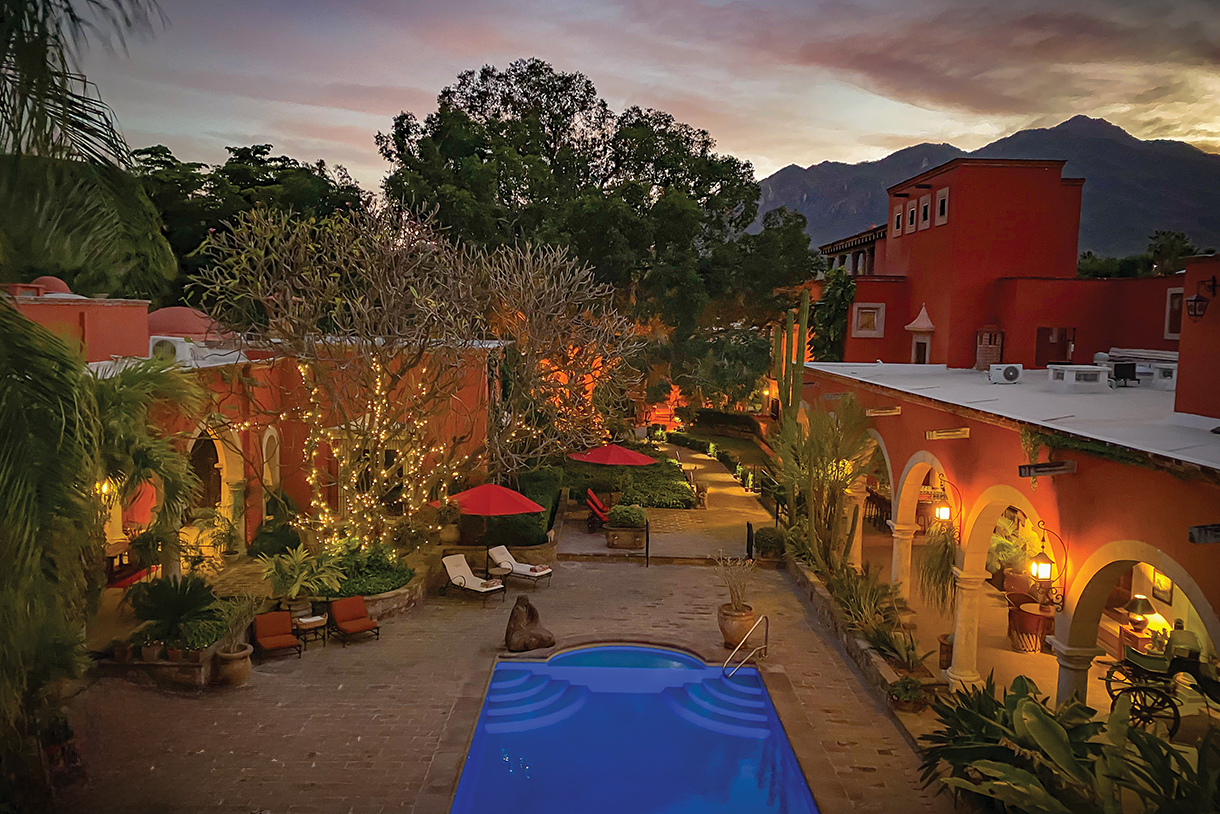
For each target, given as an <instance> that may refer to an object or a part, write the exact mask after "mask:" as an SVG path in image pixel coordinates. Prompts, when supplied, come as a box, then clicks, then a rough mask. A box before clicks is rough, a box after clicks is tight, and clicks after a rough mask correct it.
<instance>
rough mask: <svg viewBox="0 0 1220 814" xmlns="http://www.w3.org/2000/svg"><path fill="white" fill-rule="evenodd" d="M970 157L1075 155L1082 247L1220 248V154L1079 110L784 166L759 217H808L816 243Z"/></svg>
mask: <svg viewBox="0 0 1220 814" xmlns="http://www.w3.org/2000/svg"><path fill="white" fill-rule="evenodd" d="M962 156H970V157H976V158H1034V159H1066V160H1067V166H1065V167H1064V169H1063V175H1064V177H1065V178H1072V177H1076V178H1084V179H1085V185H1084V197H1083V202H1082V205H1081V215H1080V244H1079V248H1080V251H1082V252H1084V251H1092V252H1094V253H1096V254H1098V255H1102V256H1113V257H1119V256H1125V255H1130V254H1139V253H1140V252H1143V251H1144V250H1145V249H1146V248H1147V246H1148V242H1149V236H1150V235H1151V234H1152V232H1153V231H1154V230H1156V229H1170V230H1173V231H1178V232H1185V233H1186V234H1187V235H1188V236H1189V237H1190V238H1191V240H1192V241H1193V242H1194V244H1195V245H1196V246H1198V247H1199V248H1200V249H1203V248H1209V247H1215V248H1220V206H1217V201H1216V200H1213V198H1214V196H1217V194H1218V193H1220V155H1214V154H1212V153H1206V152H1204V151H1202V150H1200V149H1198V148H1197V147H1193V146H1191V145H1189V144H1186V143H1185V142H1181V141H1169V140H1143V139H1138V138H1136V137H1135V136H1133V135H1131V134H1130V133H1128V132H1127V131H1125V130H1123V129H1122V128H1121V127H1117V126H1116V125H1113V124H1110V123H1109V122H1107V121H1105V120H1104V119H1093V118H1089V117H1088V116H1076V117H1075V118H1072V119H1069V120H1067V121H1065V122H1063V123H1062V124H1059V125H1057V126H1055V127H1049V128H1039V129H1030V130H1022V131H1020V132H1018V133H1014V134H1013V135H1011V136H1008V137H1006V138H1002V139H1000V140H998V141H994V142H992V143H991V144H988V145H987V146H985V147H982V148H980V149H978V150H975V151H973V152H967V151H965V150H961V149H958V148H957V147H954V146H953V145H952V144H926V143H925V144H917V145H915V146H913V147H907V148H904V149H902V150H899V151H897V152H895V153H892V154H890V155H888V156H886V157H885V158H883V159H881V160H879V161H865V162H861V163H859V164H844V163H841V162H837V161H823V162H821V163H820V164H814V165H812V166H809V167H804V168H802V167H798V166H796V165H795V164H792V165H789V166H787V167H784V168H783V169H781V170H779V171H778V172H776V173H775V174H774V175H771V176H769V177H767V178H765V179H763V181H762V182H761V187H762V196H761V199H760V201H759V217H760V218H761V216H762V213H764V212H766V211H767V210H770V209H775V208H777V207H780V206H786V207H788V208H789V209H791V210H795V211H797V212H800V213H801V214H803V215H804V216H805V218H806V220H807V221H808V226H807V227H806V231H807V232H808V233H809V236H810V237H811V238H812V242H813V245H814V246H818V245H821V244H823V243H828V242H830V241H832V240H837V239H838V238H842V237H847V236H848V235H852V234H854V233H856V232H859V231H862V230H864V229H867V228H869V227H870V226H873V225H876V224H881V223H885V222H886V221H887V219H888V216H887V210H888V205H887V201H888V197H887V195H886V188H887V187H890V186H892V185H894V184H897V183H899V182H900V181H903V180H905V179H907V178H910V177H911V176H913V175H917V174H918V173H920V172H923V171H924V170H927V169H930V168H932V167H935V166H937V165H940V164H944V163H945V162H946V161H951V160H953V159H954V158H959V157H962Z"/></svg>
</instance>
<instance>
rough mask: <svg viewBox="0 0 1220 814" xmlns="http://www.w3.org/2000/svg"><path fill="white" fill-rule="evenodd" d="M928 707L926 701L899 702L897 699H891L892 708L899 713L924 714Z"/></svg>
mask: <svg viewBox="0 0 1220 814" xmlns="http://www.w3.org/2000/svg"><path fill="white" fill-rule="evenodd" d="M927 705H928V703H927V702H926V701H899V700H898V699H897V698H891V699H890V706H892V707H893V708H894V709H896V710H898V711H899V712H923V709H924V707H926V706H927Z"/></svg>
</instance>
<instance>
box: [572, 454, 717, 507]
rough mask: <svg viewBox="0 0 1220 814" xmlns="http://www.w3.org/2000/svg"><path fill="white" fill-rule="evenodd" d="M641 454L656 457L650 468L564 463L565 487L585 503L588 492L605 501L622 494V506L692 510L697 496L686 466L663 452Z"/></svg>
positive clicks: (577, 462)
mask: <svg viewBox="0 0 1220 814" xmlns="http://www.w3.org/2000/svg"><path fill="white" fill-rule="evenodd" d="M639 451H640V452H642V453H644V454H645V455H648V456H649V457H651V458H654V459H655V460H656V461H657V463H655V464H651V465H649V466H602V465H599V464H587V463H582V462H580V461H573V460H571V459H569V460H566V461H564V465H563V471H564V479H563V482H564V484H566V485H567V487H568V490H569V492H570V494H571V495H572V496H573V497H575V498H576V500H578V501H580V502H581V503H583V502H584V501H585V490H587V489H592V490H593V491H594V493H596V494H597V495H598V497H601V498H602V499H603V500H605V499H606V498H607V497H608V496H609V495H610V493H612V492H622V496H621V498H620V499H619V502H620V503H626V504H629V505H630V504H635V505H638V506H643V507H644V508H648V509H691V508H694V505H695V493H694V491H693V490H692V489H691V487H690V484H689V483H687V481H686V476H685V475H684V474H683V473H682V467H681V466H680V465H679V464H678V463H677V462H676V461H674V460H673V459H672V458H670V457H669V456H668V455H666V454H665V453H664V452H661V451H660V450H656V449H652V448H651V447H641V448H640V449H639Z"/></svg>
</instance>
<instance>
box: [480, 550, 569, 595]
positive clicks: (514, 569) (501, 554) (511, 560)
mask: <svg viewBox="0 0 1220 814" xmlns="http://www.w3.org/2000/svg"><path fill="white" fill-rule="evenodd" d="M488 553H489V554H491V558H492V559H493V560H495V561H496V565H498V566H500V567H501V568H508V569H510V573H509V576H510V577H521V578H522V579H528V580H529V581H530V582H532V583H534V587H535V588H537V587H538V582H539V581H540V580H544V579H545V580H546V581H547V584H548V585H550V584H551V576H552V575H553V574H554V573H555V572H554V571H552V570H551V567H550V566H549V565H529V564H528V563H523V562H517V560H516V558H515V557H513V555H512V553H511V552H510V551H509V550H508V549H507V548H505V547H504V546H502V545H498V546H496V547H495V548H493V549H491V550H490V551H489V552H488Z"/></svg>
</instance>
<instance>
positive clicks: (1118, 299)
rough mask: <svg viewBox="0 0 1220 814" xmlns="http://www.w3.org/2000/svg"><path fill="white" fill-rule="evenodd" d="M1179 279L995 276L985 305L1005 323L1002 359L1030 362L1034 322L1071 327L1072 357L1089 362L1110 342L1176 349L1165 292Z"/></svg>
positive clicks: (1177, 284)
mask: <svg viewBox="0 0 1220 814" xmlns="http://www.w3.org/2000/svg"><path fill="white" fill-rule="evenodd" d="M1181 285H1182V279H1181V277H1178V276H1172V277H1149V278H1145V279H1131V280H1081V279H1071V280H1064V279H1029V278H1026V279H1017V278H1008V279H1003V280H999V281H998V282H997V284H996V286H995V288H994V289H993V294H992V297H991V298H990V302H989V305H988V310H987V312H986V313H987V314H988V316H989V318H990V319H991V320H992V321H994V322H995V323H996V324H997V325H999V326H1000V327H1002V328H1003V329H1004V361H1005V362H1016V363H1020V364H1022V365H1025V366H1026V367H1034V363H1035V351H1036V344H1037V334H1038V328H1040V327H1045V328H1075V329H1076V349H1075V353H1074V354H1073V357H1072V361H1073V362H1075V363H1076V364H1092V363H1093V354H1094V353H1098V352H1105V351H1108V350H1110V348H1145V349H1149V350H1171V351H1173V350H1177V349H1178V341H1177V340H1176V339H1166V338H1165V304H1166V294H1167V291H1168V289H1170V288H1179V287H1181Z"/></svg>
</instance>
